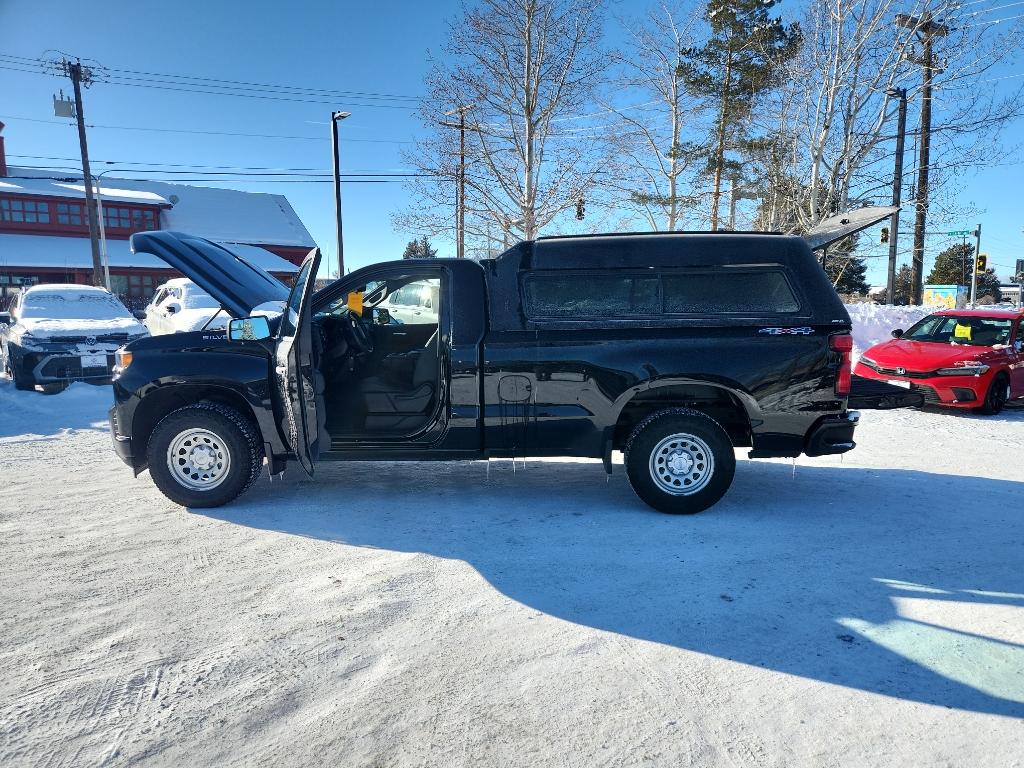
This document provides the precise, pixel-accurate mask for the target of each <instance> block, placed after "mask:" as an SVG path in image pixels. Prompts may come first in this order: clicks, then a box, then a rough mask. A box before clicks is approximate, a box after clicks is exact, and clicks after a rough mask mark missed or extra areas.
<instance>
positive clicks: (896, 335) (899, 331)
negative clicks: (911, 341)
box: [892, 328, 903, 339]
mask: <svg viewBox="0 0 1024 768" xmlns="http://www.w3.org/2000/svg"><path fill="white" fill-rule="evenodd" d="M892 337H893V338H894V339H901V338H903V329H902V328H897V329H896V330H894V331H893V332H892Z"/></svg>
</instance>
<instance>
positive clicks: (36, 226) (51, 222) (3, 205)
mask: <svg viewBox="0 0 1024 768" xmlns="http://www.w3.org/2000/svg"><path fill="white" fill-rule="evenodd" d="M103 225H104V228H105V229H106V231H107V232H108V233H109V234H111V235H113V236H114V237H119V238H126V237H128V235H130V234H132V233H133V232H144V231H147V230H153V229H159V226H160V217H159V210H158V209H157V208H155V207H153V206H146V205H132V204H125V203H119V202H114V203H106V202H104V203H103ZM0 229H6V230H7V231H13V232H35V233H38V234H49V233H50V232H52V233H54V234H69V235H70V234H75V235H77V234H83V235H84V234H87V233H88V231H89V219H88V216H87V215H86V210H85V201H74V200H66V199H64V200H62V199H56V200H39V199H33V198H28V197H20V196H14V195H0Z"/></svg>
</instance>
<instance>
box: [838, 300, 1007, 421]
mask: <svg viewBox="0 0 1024 768" xmlns="http://www.w3.org/2000/svg"><path fill="white" fill-rule="evenodd" d="M892 335H893V340H892V341H886V342H883V343H881V344H876V345H875V346H873V347H871V348H870V349H869V350H867V351H866V352H865V353H864V354H863V355H861V358H860V361H859V362H858V363H857V367H856V369H855V370H854V373H855V374H856V375H858V376H863V377H864V378H867V379H877V380H882V381H887V382H889V383H890V384H896V385H898V386H902V387H907V388H910V389H913V390H916V391H918V392H920V393H921V394H922V395H924V401H925V403H931V404H934V405H944V406H949V407H952V408H972V409H974V410H975V411H976V412H977V413H985V414H995V413H999V412H1000V411H1001V410H1002V409H1003V406H1004V405H1006V402H1007V401H1008V400H1013V399H1016V398H1024V311H1022V310H1005V309H945V310H942V311H941V312H936V313H935V314H933V315H928V317H926V318H924V319H923V320H921V321H919V322H918V323H915V324H914V325H913V326H911V327H910V328H908V329H907V330H906V331H902V330H900V329H896V330H895V331H893V332H892Z"/></svg>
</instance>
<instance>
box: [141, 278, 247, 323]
mask: <svg viewBox="0 0 1024 768" xmlns="http://www.w3.org/2000/svg"><path fill="white" fill-rule="evenodd" d="M144 312H145V314H144V315H143V316H144V318H145V321H144V322H145V325H146V328H148V329H149V332H150V334H152V335H153V336H159V335H160V334H164V333H181V332H183V331H198V330H200V329H202V328H204V327H205V328H207V329H210V330H221V331H223V330H224V329H225V328H227V325H228V320H229V319H230V318H229V316H228V314H227V313H226V312H224V311H222V310H221V307H220V302H218V301H217V300H216V299H215V298H213V297H212V296H211V295H210V294H208V293H207V292H206V291H204V290H203V289H202V288H200V287H199V286H198V285H196V284H195V283H193V282H192V281H191V280H189V279H188V278H187V277H178V278H175V279H173V280H168V281H167V282H166V283H164V284H163V285H161V286H160V287H159V288H157V289H156V291H155V292H154V293H153V298H152V300H151V301H150V302H149V304H148V305H147V306H146V309H145V310H144Z"/></svg>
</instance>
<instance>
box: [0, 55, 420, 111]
mask: <svg viewBox="0 0 1024 768" xmlns="http://www.w3.org/2000/svg"><path fill="white" fill-rule="evenodd" d="M0 55H3V54H0ZM19 58H20V57H19ZM36 63H37V64H39V65H40V66H41V67H46V66H47V65H49V64H50V63H49V62H45V61H43V60H37V61H36ZM11 64H16V65H20V66H11ZM28 66H29V65H28V63H22V62H9V61H2V60H0V69H7V70H10V71H14V72H23V73H27V74H36V75H47V76H55V75H56V74H57V73H56V72H47V71H46V70H45V69H44V68H41V69H38V70H36V69H32V68H28ZM117 72H118V70H112V69H106V68H103V67H96V68H95V70H94V77H95V79H96V81H97V82H103V83H108V84H110V85H120V86H125V87H134V88H152V89H154V90H161V91H171V92H177V93H194V94H201V95H206V96H231V97H236V98H244V99H264V100H270V101H282V102H289V103H300V104H329V105H334V106H337V103H338V102H339V101H345V103H346V106H349V107H362V108H368V109H400V110H406V111H415V110H416V109H417V107H415V106H414V105H412V104H386V103H369V104H368V103H365V102H362V103H359V102H350V101H347V99H349V98H352V96H350V95H342V94H341V92H339V93H338V94H337V95H335V96H333V97H332V96H331V95H330V94H329V93H328V94H325V95H318V94H309V93H306V94H304V93H302V92H301V90H295V91H275V90H266V89H259V88H251V87H248V86H244V85H238V86H234V85H218V84H213V83H201V82H198V83H190V82H181V81H178V80H173V79H171V80H159V79H154V78H142V77H132V76H130V75H121V74H117ZM169 77H171V78H173V77H176V76H174V75H170V76H169ZM225 82H228V81H225ZM183 86H192V87H183ZM217 89H221V90H217ZM225 89H227V90H225ZM309 90H315V89H309ZM240 91H248V92H240ZM306 96H315V98H305V97H306ZM355 98H359V99H386V98H389V97H386V96H384V95H369V94H367V95H364V96H358V97H355ZM409 98H411V97H409Z"/></svg>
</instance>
